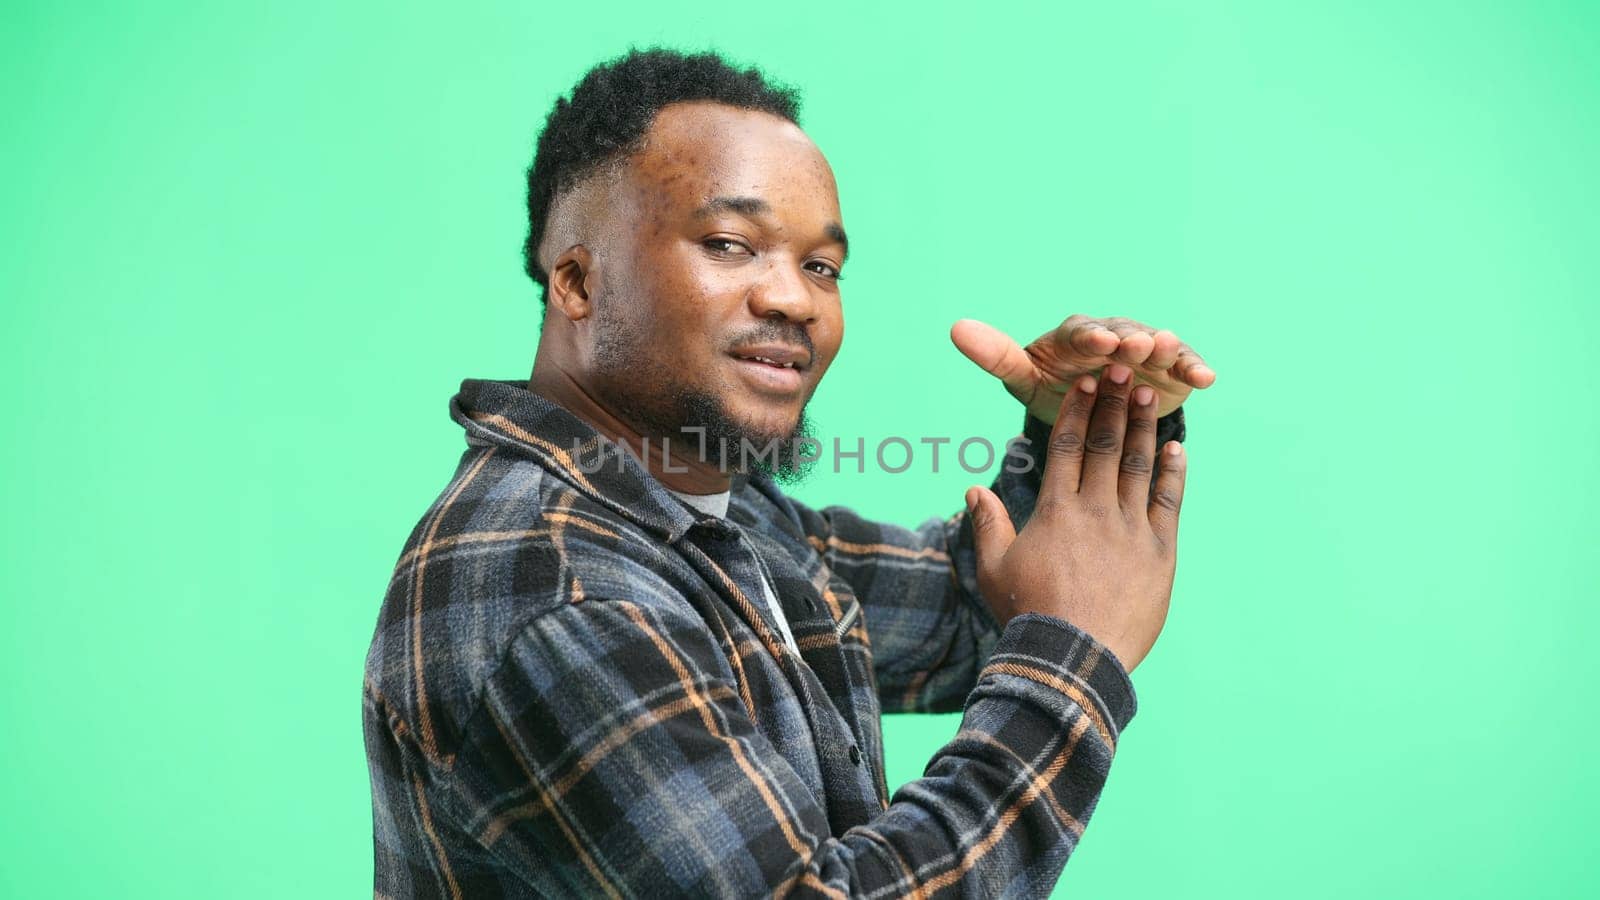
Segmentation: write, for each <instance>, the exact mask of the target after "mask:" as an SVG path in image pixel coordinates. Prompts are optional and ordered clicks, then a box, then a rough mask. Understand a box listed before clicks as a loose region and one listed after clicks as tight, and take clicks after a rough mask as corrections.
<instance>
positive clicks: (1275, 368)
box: [0, 0, 1600, 897]
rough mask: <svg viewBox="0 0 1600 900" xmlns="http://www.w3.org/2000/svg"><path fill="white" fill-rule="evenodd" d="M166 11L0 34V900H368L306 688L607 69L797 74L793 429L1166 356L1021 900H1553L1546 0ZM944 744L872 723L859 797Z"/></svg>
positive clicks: (378, 553)
mask: <svg viewBox="0 0 1600 900" xmlns="http://www.w3.org/2000/svg"><path fill="white" fill-rule="evenodd" d="M219 7H220V5H201V4H193V5H185V4H172V3H144V4H138V5H133V4H124V5H121V6H118V5H114V4H96V3H89V4H43V3H22V4H20V5H19V4H16V3H13V4H9V5H8V6H7V8H6V11H5V12H4V13H3V14H0V16H3V19H4V21H5V23H6V24H5V28H4V31H3V35H4V36H3V37H0V85H3V87H0V91H3V92H4V96H5V125H4V127H3V130H0V173H3V177H0V208H3V210H4V217H3V220H0V229H3V231H0V279H3V281H0V292H3V296H0V317H3V318H0V324H3V334H0V383H3V384H4V385H5V387H6V392H7V397H6V402H5V405H4V420H3V421H4V432H5V433H4V442H3V450H0V452H3V454H4V457H3V463H4V465H3V466H0V484H3V491H4V503H3V505H4V509H5V513H4V525H3V527H4V532H3V540H4V548H5V549H4V565H3V570H0V598H3V608H0V704H3V716H4V720H3V725H0V734H3V737H0V741H3V747H4V750H3V753H0V759H3V765H0V809H3V810H4V811H5V812H4V814H3V815H0V846H3V848H4V850H3V854H4V864H3V865H0V894H4V895H6V896H62V897H72V896H85V897H87V896H111V895H116V896H129V897H132V896H151V897H157V896H159V897H212V896H238V897H257V896H259V897H282V896H328V897H334V896H343V897H353V896H360V895H364V894H365V893H366V892H367V891H369V890H370V878H371V857H370V819H369V815H370V812H369V807H368V788H367V775H366V767H365V760H364V757H363V753H362V746H361V732H360V706H359V690H360V677H361V665H362V657H363V655H364V652H365V650H366V646H367V642H368V640H369V638H370V636H371V631H372V626H373V623H374V621H375V613H376V609H377V605H378V602H379V600H380V598H381V595H382V593H383V589H384V585H385V583H386V580H387V578H388V574H389V569H390V567H391V565H392V563H393V560H394V557H395V555H396V554H397V553H398V551H399V548H400V545H401V543H402V541H403V540H404V537H405V535H406V533H407V532H408V531H409V529H410V528H411V526H412V524H413V523H414V522H415V520H416V518H417V516H418V515H419V514H420V513H421V511H422V510H423V509H424V507H425V506H426V504H427V503H428V502H429V501H430V500H431V498H432V497H433V496H434V494H435V493H436V492H437V491H438V489H439V488H440V487H441V486H442V485H443V483H444V481H445V480H446V479H447V478H448V476H449V474H450V472H451V471H452V467H453V465H454V461H455V459H456V458H457V455H458V453H459V451H460V449H461V448H462V440H461V433H460V431H459V429H458V428H457V427H456V426H454V425H453V424H452V423H451V422H450V421H449V420H448V419H447V417H446V410H445V403H446V400H447V399H448V398H449V396H450V395H451V394H452V393H453V392H454V390H455V386H456V384H457V383H458V382H459V380H460V379H461V378H463V377H503V378H511V377H519V376H523V375H525V374H526V373H527V372H528V371H529V369H530V365H531V354H532V348H533V346H534V341H535V330H536V313H537V308H538V307H537V303H536V301H535V294H534V293H533V290H532V288H531V285H530V284H529V283H528V282H527V281H526V280H525V279H524V278H523V276H522V275H521V274H520V268H519V266H520V260H519V255H518V254H519V251H520V245H521V241H522V238H523V234H524V224H523V221H522V216H523V212H522V207H521V204H522V196H521V192H522V169H523V167H524V166H525V165H526V164H527V161H528V159H529V158H530V155H531V148H532V141H533V138H534V137H535V134H536V131H537V128H538V126H539V125H540V123H542V121H543V117H544V114H545V112H546V111H547V109H548V108H549V105H550V104H551V102H552V101H553V99H554V98H555V96H556V95H557V94H558V93H560V92H563V91H565V90H566V89H568V88H569V87H570V85H571V84H572V83H573V82H574V81H575V79H576V78H577V77H578V76H579V75H580V74H581V73H582V71H583V70H585V69H586V68H587V67H588V66H589V65H591V64H592V63H594V62H596V61H597V60H598V59H600V58H602V57H607V56H611V55H615V54H616V53H618V52H621V51H622V50H624V49H625V48H626V47H627V46H628V45H629V44H630V43H638V44H650V43H656V42H665V43H667V44H670V45H676V46H680V47H688V48H700V47H707V46H714V47H717V48H720V49H722V50H724V51H725V52H727V53H729V54H730V55H732V56H733V57H734V58H735V59H737V60H739V61H743V62H753V63H758V64H760V65H762V66H764V67H765V68H766V69H767V70H768V71H769V72H770V73H771V74H772V75H773V76H775V77H777V78H779V79H782V80H785V81H788V82H791V83H794V84H796V85H798V86H800V87H801V88H802V89H803V90H804V92H805V97H806V101H807V103H806V110H807V111H806V113H805V115H804V124H805V126H806V128H807V130H808V131H809V132H810V133H811V134H812V136H813V137H814V138H815V139H816V140H817V141H818V143H819V144H820V145H821V146H822V148H823V150H824V151H825V152H826V153H827V154H828V155H829V157H830V159H831V160H832V162H833V165H834V167H835V169H836V171H837V173H838V178H839V183H840V188H841V196H842V201H843V208H844V211H845V218H846V223H847V226H848V228H849V230H850V234H851V237H852V239H853V242H854V243H855V245H856V246H855V257H854V258H853V259H852V261H851V264H850V266H849V269H848V272H847V277H846V281H845V284H844V294H845V298H846V304H845V309H846V313H847V318H848V322H849V337H848V340H847V341H846V342H845V346H844V353H843V355H842V356H841V358H840V360H839V362H838V363H837V364H836V367H835V370H834V371H833V372H832V373H831V374H830V377H829V379H828V383H827V384H825V385H824V386H823V389H822V391H821V392H820V393H819V395H818V400H817V401H816V403H815V404H814V409H815V412H816V413H817V416H818V419H819V421H820V423H821V425H822V428H823V434H824V435H846V436H853V435H856V434H861V435H864V436H866V437H867V438H868V439H869V440H876V439H877V438H880V437H883V436H888V435H894V434H900V435H913V436H916V435H925V434H934V435H954V436H966V435H971V434H978V435H987V436H989V437H991V438H993V439H996V440H1000V439H1003V438H1005V437H1007V436H1009V435H1010V434H1011V433H1013V432H1014V430H1015V429H1016V427H1017V425H1018V424H1019V422H1020V419H1019V412H1018V409H1017V407H1016V406H1015V404H1014V403H1013V402H1012V401H1011V400H1010V399H1009V398H1008V397H1007V396H1006V395H1005V394H1004V393H1003V392H1002V391H1001V390H1000V389H999V387H998V385H996V384H995V383H993V382H992V381H991V380H990V379H989V378H988V377H987V376H985V375H984V374H983V373H981V372H980V371H978V370H977V369H976V368H974V367H972V366H971V365H970V364H969V363H967V362H966V361H965V360H964V359H963V358H962V357H961V356H960V355H959V354H958V353H957V352H956V351H955V350H954V349H953V348H952V347H951V346H950V344H949V341H948V338H947V331H948V328H949V326H950V324H951V322H953V321H954V320H955V319H957V318H960V317H964V316H975V317H979V318H984V319H986V320H988V321H990V322H992V323H994V324H996V325H997V326H999V327H1001V328H1004V329H1006V330H1007V331H1009V332H1010V333H1012V334H1013V335H1015V336H1016V337H1018V338H1019V339H1021V340H1024V341H1026V340H1028V339H1031V338H1032V337H1034V336H1036V335H1037V334H1039V333H1042V332H1043V331H1044V330H1045V329H1046V328H1049V327H1051V326H1053V325H1055V324H1056V323H1058V322H1059V321H1060V320H1061V319H1062V318H1064V317H1065V316H1067V315H1068V314H1070V313H1074V312H1085V313H1089V314H1093V315H1126V316H1130V317H1133V318H1136V319H1139V320H1141V321H1145V322H1148V323H1151V324H1153V325H1156V326H1158V327H1167V328H1172V329H1173V330H1175V331H1177V333H1178V334H1179V335H1180V336H1181V337H1183V338H1185V339H1186V340H1187V341H1188V342H1189V343H1191V344H1192V345H1193V346H1194V347H1195V348H1196V349H1197V350H1199V351H1200V352H1201V353H1202V354H1204V355H1205V356H1206V358H1207V360H1208V361H1209V362H1210V363H1211V364H1212V366H1213V367H1214V368H1215V369H1216V371H1217V373H1218V381H1217V384H1216V385H1215V387H1213V388H1212V389H1210V390H1207V391H1205V392H1202V393H1201V394H1200V395H1198V396H1196V397H1194V398H1192V400H1191V401H1190V403H1189V406H1188V411H1189V415H1190V421H1191V428H1192V438H1191V440H1190V442H1189V446H1190V456H1191V466H1192V474H1191V481H1190V487H1189V491H1188V496H1187V500H1186V506H1185V512H1184V526H1183V543H1182V550H1183V553H1182V562H1181V565H1180V566H1179V570H1178V581H1177V588H1176V592H1175V595H1174V602H1173V612H1172V616H1171V619H1170V621H1169V624H1168V626H1167V629H1166V632H1165V634H1164V635H1163V638H1162V640H1161V642H1160V643H1159V644H1158V645H1157V647H1156V650H1155V652H1154V653H1153V654H1152V656H1151V657H1150V659H1149V661H1148V662H1146V663H1145V664H1144V665H1143V666H1142V667H1140V669H1139V671H1138V672H1137V673H1136V684H1137V687H1138V690H1139V700H1140V703H1141V712H1140V714H1139V716H1138V718H1137V719H1136V720H1135V721H1134V724H1133V725H1132V727H1131V728H1130V730H1129V731H1128V733H1127V736H1126V738H1125V740H1124V741H1123V743H1122V744H1121V752H1120V753H1119V756H1118V759H1117V762H1116V765H1115V767H1114V769H1113V772H1112V778H1111V782H1110V784H1109V786H1108V788H1107V790H1106V792H1105V794H1104V796H1103V799H1102V803H1101V806H1100V809H1099V811H1098V812H1097V813H1096V816H1095V818H1094V822H1093V825H1092V827H1091V828H1090V830H1089V832H1088V834H1087V836H1086V839H1085V841H1084V843H1083V845H1082V847H1081V848H1080V850H1079V851H1078V853H1077V854H1076V855H1075V856H1074V857H1073V859H1072V862H1071V864H1070V865H1069V867H1068V869H1067V873H1066V875H1065V877H1064V879H1063V882H1062V888H1061V891H1060V893H1061V894H1062V895H1078V896H1119V897H1153V896H1165V895H1184V896H1240V895H1243V896H1285V895H1293V896H1303V897H1324V896H1325V897H1334V896H1346V895H1349V894H1352V893H1359V894H1369V893H1370V894H1376V895H1379V896H1430V895H1432V896H1448V897H1469V896H1484V897H1501V896H1507V895H1515V896H1567V895H1572V894H1576V893H1582V892H1585V891H1593V890H1595V889H1596V888H1597V887H1600V879H1597V877H1596V873H1595V866H1596V864H1595V863H1594V862H1593V858H1592V855H1591V854H1592V852H1593V848H1592V847H1591V846H1590V845H1591V844H1592V843H1593V840H1594V825H1593V816H1594V809H1595V805H1596V801H1597V800H1600V780H1597V778H1596V775H1595V773H1594V772H1593V769H1592V767H1591V758H1592V750H1591V748H1592V746H1593V742H1594V739H1595V737H1596V727H1595V724H1594V718H1593V716H1594V712H1595V707H1596V704H1595V701H1594V699H1593V694H1592V693H1591V692H1592V690H1593V689H1594V688H1595V686H1596V675H1597V674H1600V672H1597V664H1596V662H1595V654H1594V653H1593V652H1592V648H1591V647H1590V643H1589V638H1590V636H1591V634H1592V632H1593V630H1594V628H1595V626H1596V624H1597V618H1600V617H1597V615H1596V612H1595V605H1594V601H1595V600H1596V599H1597V597H1600V590H1597V587H1600V585H1597V583H1596V582H1597V578H1596V575H1595V571H1594V567H1593V559H1592V554H1593V551H1592V550H1590V549H1587V548H1588V547H1589V545H1590V544H1591V543H1592V539H1593V536H1594V529H1593V527H1592V525H1591V521H1592V508H1593V506H1594V502H1595V500H1596V486H1597V477H1600V476H1597V467H1596V462H1597V454H1596V453H1595V450H1594V443H1595V440H1596V436H1597V435H1596V416H1595V414H1594V412H1593V407H1594V403H1595V399H1594V398H1595V394H1596V388H1597V387H1600V385H1597V375H1596V365H1595V362H1594V355H1595V344H1594V337H1593V335H1594V328H1595V326H1596V324H1597V322H1596V313H1595V306H1594V303H1595V300H1596V286H1597V284H1600V279H1597V277H1596V276H1597V274H1600V273H1597V268H1600V264H1597V256H1600V254H1597V252H1596V251H1597V250H1600V222H1597V213H1596V210H1597V201H1600V175H1597V173H1596V165H1595V162H1596V160H1597V159H1600V121H1597V120H1600V9H1597V7H1596V6H1595V5H1593V4H1589V3H1557V2H1533V3H1465V4H1463V3H1457V2H1450V3H1445V2H1426V3H1402V4H1394V3H1377V2H1372V3H1363V4H1344V3H1340V4H1333V3H1329V4H1316V5H1307V4H1286V3H1259V4H1248V3H1228V4H1205V5H1199V4H1196V5H1184V4H1170V3H1148V2H1137V3H1126V4H1104V3H1094V4H1089V3H1078V4H1044V3H1040V4H1014V3H969V2H968V3H961V4H955V5H946V6H941V5H939V4H929V3H918V4H915V5H904V6H879V5H875V4H873V3H870V2H863V0H852V2H848V3H811V4H802V5H776V4H755V5H752V4H712V3H699V4H692V5H681V6H675V7H667V6H662V5H660V4H657V3H633V4H626V5H621V6H613V7H610V8H607V7H606V6H605V5H603V4H602V5H597V6H585V5H582V4H571V5H560V6H556V5H550V6H535V5H531V4H519V3H509V2H508V3H498V4H466V5H459V6H455V7H452V8H449V9H446V8H445V7H443V6H433V5H417V4H407V3H393V2H390V3H362V4H332V5H328V4H321V3H308V2H299V0H297V2H284V3H276V4H270V5H266V4H263V5H261V6H260V8H257V9H241V8H235V7H232V6H230V7H228V8H219ZM969 481H970V478H969V476H967V475H965V474H963V473H962V472H961V471H960V470H959V469H954V468H953V467H949V466H948V465H947V466H946V467H945V471H944V472H942V473H941V474H938V475H933V474H931V473H929V472H928V471H927V468H926V466H923V465H918V466H915V467H913V469H912V470H911V471H910V472H908V473H906V474H903V475H885V474H881V473H879V474H867V475H856V474H854V473H853V472H846V473H844V474H840V475H832V474H824V475H822V476H820V477H817V478H815V479H814V480H813V481H811V482H809V483H808V484H806V485H805V486H804V487H803V488H801V489H800V490H799V491H798V493H799V495H800V496H801V497H802V498H803V499H806V500H808V501H810V502H827V501H840V500H844V501H848V502H850V503H852V504H854V505H856V506H857V507H858V508H859V509H861V510H863V511H865V512H867V513H869V514H872V515H876V516H879V517H883V518H887V519H892V520H896V521H900V522H903V523H908V524H909V523H914V522H917V521H920V520H921V519H923V518H925V517H926V516H928V515H932V514H935V513H941V514H942V513H946V512H949V511H951V510H953V509H955V508H956V507H957V506H958V505H959V503H960V502H961V499H960V498H961V491H962V489H963V488H964V487H965V486H966V485H967V484H968V483H969ZM955 724H956V722H955V719H954V718H951V717H939V718H894V719H891V720H890V721H889V722H888V723H887V727H888V731H889V735H890V748H889V763H890V769H891V782H892V783H898V782H899V781H903V780H906V779H909V778H912V777H915V776H916V775H917V774H919V773H920V770H921V766H922V764H923V763H924V762H925V761H926V759H927V757H928V756H929V755H930V754H931V753H932V752H933V751H934V749H935V748H936V747H938V746H939V745H940V744H941V743H942V741H943V740H944V739H945V738H946V737H947V736H948V735H949V734H951V733H952V731H953V729H954V727H955Z"/></svg>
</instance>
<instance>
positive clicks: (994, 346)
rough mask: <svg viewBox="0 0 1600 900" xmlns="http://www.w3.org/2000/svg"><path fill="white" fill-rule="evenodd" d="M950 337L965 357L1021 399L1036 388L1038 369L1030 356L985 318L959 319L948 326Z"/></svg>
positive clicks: (1030, 394) (1026, 400) (1028, 396)
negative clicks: (980, 320)
mask: <svg viewBox="0 0 1600 900" xmlns="http://www.w3.org/2000/svg"><path fill="white" fill-rule="evenodd" d="M950 340H951V341H953V342H954V343H955V345H956V349H957V350H960V351H961V353H962V355H964V356H965V357H966V358H967V359H970V360H972V361H973V362H975V363H977V364H978V367H979V368H981V369H983V370H984V371H985V372H988V373H989V374H990V375H993V376H995V377H996V378H998V379H1000V381H1001V382H1003V383H1004V384H1005V386H1006V390H1008V391H1010V392H1011V393H1012V395H1013V396H1015V397H1016V398H1017V399H1018V400H1021V401H1022V402H1024V403H1027V402H1028V401H1030V400H1032V399H1033V393H1034V391H1036V390H1038V385H1039V372H1038V368H1037V367H1035V366H1034V364H1033V360H1032V359H1030V358H1029V357H1028V354H1027V353H1026V352H1024V351H1023V349H1022V347H1021V346H1019V345H1018V344H1017V342H1016V341H1014V340H1012V339H1011V336H1010V335H1008V334H1006V333H1005V332H1003V331H1001V330H1000V329H998V328H996V327H994V326H993V325H990V324H988V323H985V322H979V321H978V320H976V319H962V320H961V321H959V322H957V323H956V324H955V325H953V326H951V328H950Z"/></svg>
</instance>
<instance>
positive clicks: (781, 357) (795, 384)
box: [729, 344, 811, 396]
mask: <svg viewBox="0 0 1600 900" xmlns="http://www.w3.org/2000/svg"><path fill="white" fill-rule="evenodd" d="M729 355H730V356H732V357H733V359H734V360H735V362H736V364H737V365H738V367H739V370H740V372H741V373H742V374H743V375H744V376H745V380H746V381H747V382H749V383H750V384H751V386H753V387H754V388H756V389H757V390H758V391H759V392H761V393H765V394H773V395H778V396H792V395H794V394H796V393H798V392H799V391H800V388H801V387H802V386H803V385H804V384H805V377H804V375H803V374H802V373H803V372H805V370H807V369H809V368H810V367H811V354H810V352H808V351H806V350H805V349H803V348H800V347H793V346H789V345H787V344H763V345H761V346H755V347H740V348H738V349H736V350H734V351H733V352H731V353H730V354H729Z"/></svg>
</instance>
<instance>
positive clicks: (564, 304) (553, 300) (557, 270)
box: [545, 244, 594, 322]
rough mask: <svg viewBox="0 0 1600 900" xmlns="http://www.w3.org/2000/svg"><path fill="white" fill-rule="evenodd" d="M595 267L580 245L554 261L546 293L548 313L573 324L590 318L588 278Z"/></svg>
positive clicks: (589, 255)
mask: <svg viewBox="0 0 1600 900" xmlns="http://www.w3.org/2000/svg"><path fill="white" fill-rule="evenodd" d="M593 266H594V255H593V254H591V253H590V252H589V248H588V247H585V246H584V245H582V244H573V245H572V246H571V247H568V248H567V249H566V251H565V252H563V253H562V254H561V255H560V256H557V257H556V258H555V261H554V262H553V263H552V264H551V266H550V282H549V285H548V287H546V289H545V301H546V303H547V304H548V305H549V306H550V308H551V309H554V310H559V311H560V313H561V315H563V316H566V317H567V319H569V320H571V321H573V322H576V321H579V320H580V319H586V318H588V317H589V313H590V311H591V309H592V307H591V305H590V302H589V284H588V281H589V275H590V272H591V271H592V269H593Z"/></svg>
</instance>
